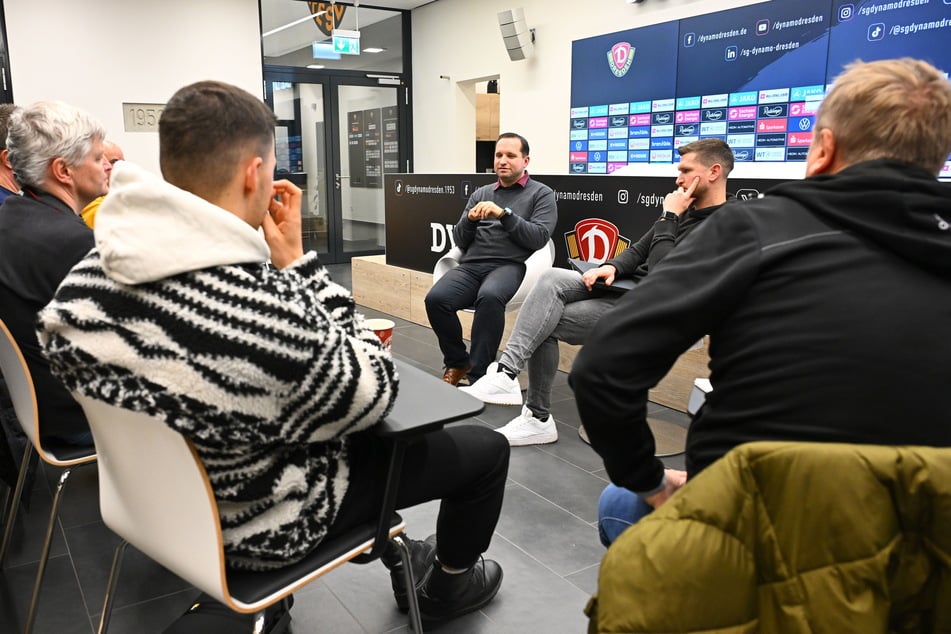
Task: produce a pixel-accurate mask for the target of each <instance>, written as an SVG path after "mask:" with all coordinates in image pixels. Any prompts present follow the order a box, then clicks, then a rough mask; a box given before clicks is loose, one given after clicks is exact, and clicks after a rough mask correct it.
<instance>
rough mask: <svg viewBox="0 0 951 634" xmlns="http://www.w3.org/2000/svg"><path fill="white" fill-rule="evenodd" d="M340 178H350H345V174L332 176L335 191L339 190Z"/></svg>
mask: <svg viewBox="0 0 951 634" xmlns="http://www.w3.org/2000/svg"><path fill="white" fill-rule="evenodd" d="M342 178H350V177H349V176H347V175H346V174H343V175H341V174H334V188H335V189H340V179H342Z"/></svg>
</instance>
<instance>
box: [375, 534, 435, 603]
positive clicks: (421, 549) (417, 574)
mask: <svg viewBox="0 0 951 634" xmlns="http://www.w3.org/2000/svg"><path fill="white" fill-rule="evenodd" d="M399 537H400V538H402V540H403V541H404V542H406V545H407V546H408V547H409V558H410V561H411V562H412V566H413V580H414V581H415V582H416V591H417V592H419V589H420V588H422V587H423V584H424V583H426V579H427V578H428V577H429V573H430V571H432V569H433V562H434V561H435V560H436V536H435V535H430V536H429V537H427V538H426V539H425V540H424V541H419V540H418V539H410V538H408V537H407V536H406V534H405V533H400V535H399ZM380 561H382V562H383V565H384V566H386V567H387V568H388V569H389V570H390V583H391V584H392V585H393V596H394V597H396V607H398V608H399V610H400V612H408V611H409V597H408V596H407V594H406V576H405V575H404V574H403V560H402V558H401V557H400V553H399V550H397V548H396V546H394V545H392V544H389V545H388V546H387V548H386V550H385V551H384V552H383V554H382V555H380Z"/></svg>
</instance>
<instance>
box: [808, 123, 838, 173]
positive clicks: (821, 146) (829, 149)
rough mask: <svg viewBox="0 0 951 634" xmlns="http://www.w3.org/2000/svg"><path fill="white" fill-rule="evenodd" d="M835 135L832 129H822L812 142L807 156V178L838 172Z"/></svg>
mask: <svg viewBox="0 0 951 634" xmlns="http://www.w3.org/2000/svg"><path fill="white" fill-rule="evenodd" d="M836 161H837V157H836V143H835V134H834V133H833V132H832V129H831V128H822V129H821V130H819V131H818V132H817V136H816V137H815V138H814V139H813V140H812V147H811V148H809V154H808V155H807V156H806V177H807V178H808V177H809V176H815V175H816V174H829V173H833V172H835V171H836V170H837V167H836V166H837V163H836Z"/></svg>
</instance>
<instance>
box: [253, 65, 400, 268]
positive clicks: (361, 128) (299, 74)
mask: <svg viewBox="0 0 951 634" xmlns="http://www.w3.org/2000/svg"><path fill="white" fill-rule="evenodd" d="M264 77H265V86H266V99H267V101H268V103H269V104H270V105H271V107H272V108H273V109H274V113H275V114H276V116H277V119H278V122H277V126H276V128H275V132H274V137H275V152H276V154H277V168H276V173H275V175H274V176H275V178H287V179H289V180H291V181H292V182H294V183H295V184H296V185H297V186H298V187H300V188H301V190H303V203H302V209H301V212H302V221H303V223H302V224H303V233H304V248H305V249H306V250H313V251H317V253H319V254H320V257H321V260H322V261H323V262H325V263H327V264H333V263H337V262H349V261H350V258H352V257H353V256H355V255H375V254H380V253H383V251H384V249H385V247H386V232H385V222H386V218H385V216H384V212H383V174H386V173H394V172H406V171H409V164H408V160H407V155H408V148H407V147H406V145H407V144H406V143H404V141H403V140H404V139H405V138H407V137H408V133H407V131H406V129H407V128H406V122H405V121H406V118H407V117H406V114H405V106H402V107H401V104H405V102H406V88H405V86H403V85H402V83H401V82H400V80H399V79H396V78H393V77H390V76H385V77H382V78H380V77H377V78H371V77H353V76H347V77H339V76H332V75H329V76H328V75H322V76H320V75H313V71H300V70H286V71H278V70H270V71H269V70H268V69H265V73H264ZM383 82H395V84H396V85H385V84H383Z"/></svg>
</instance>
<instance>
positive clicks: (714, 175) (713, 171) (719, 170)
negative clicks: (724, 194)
mask: <svg viewBox="0 0 951 634" xmlns="http://www.w3.org/2000/svg"><path fill="white" fill-rule="evenodd" d="M708 172H709V174H708V176H707V182H710V183H715V182H717V181H718V180H720V177H721V176H723V166H722V165H720V164H719V163H714V164H713V165H711V166H710V167H709V169H708Z"/></svg>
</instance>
